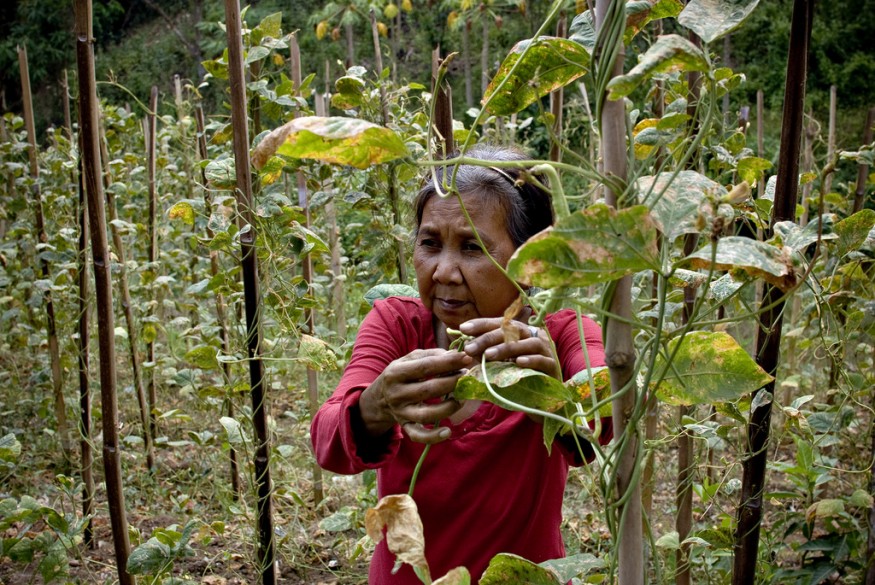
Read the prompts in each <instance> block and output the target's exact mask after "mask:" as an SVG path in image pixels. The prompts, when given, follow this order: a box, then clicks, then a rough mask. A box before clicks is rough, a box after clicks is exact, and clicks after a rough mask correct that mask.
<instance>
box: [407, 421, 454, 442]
mask: <svg viewBox="0 0 875 585" xmlns="http://www.w3.org/2000/svg"><path fill="white" fill-rule="evenodd" d="M401 428H402V429H404V432H405V433H407V436H408V437H410V440H411V441H414V442H416V443H425V444H427V445H433V444H435V443H440V442H441V441H446V440H447V439H449V438H450V434H451V433H450V429H448V428H446V427H437V428H433V429H427V428H425V427H424V426H422V425H420V424H417V423H412V422H408V423H404V424H403V425H401Z"/></svg>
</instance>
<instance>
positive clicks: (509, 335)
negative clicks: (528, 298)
mask: <svg viewBox="0 0 875 585" xmlns="http://www.w3.org/2000/svg"><path fill="white" fill-rule="evenodd" d="M522 308H523V297H521V296H518V297H517V298H516V300H515V301H514V302H512V303H511V304H510V306H509V307H508V308H507V309H505V311H504V317H502V318H501V332H502V333H504V342H505V343H510V342H511V341H519V340H520V328H519V327H517V326H516V325H514V323H513V320H514V317H516V316H517V315H519V313H520V311H521V310H522Z"/></svg>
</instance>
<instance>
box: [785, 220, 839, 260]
mask: <svg viewBox="0 0 875 585" xmlns="http://www.w3.org/2000/svg"><path fill="white" fill-rule="evenodd" d="M834 219H835V216H834V215H832V214H826V215H824V216H823V228H820V218H817V217H815V218H814V219H812V220H811V221H810V222H808V223H807V224H805V227H799V225H798V224H797V223H795V222H792V221H779V222H778V223H776V224H775V234H776V235H778V236H780V238H781V242H782V244H783V245H784V246H786V247H788V248H790V249H791V250H792V251H793V252H795V253H797V254H799V255H800V259H802V256H801V255H802V254H804V252H805V249H806V248H807V247H808V246H810V245H811V244H813V243H814V242H816V241H817V238H818V231H821V232H822V233H821V234H820V238H821V239H822V240H835V239H836V238H838V236H837V235H836V234H834V233H832V230H833V227H832V226H833V221H834Z"/></svg>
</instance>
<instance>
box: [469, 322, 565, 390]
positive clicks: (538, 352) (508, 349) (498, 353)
mask: <svg viewBox="0 0 875 585" xmlns="http://www.w3.org/2000/svg"><path fill="white" fill-rule="evenodd" d="M501 322H502V318H501V317H495V318H488V319H471V320H470V321H466V322H464V323H462V325H461V326H460V327H459V330H460V331H461V332H462V333H464V334H465V335H470V336H471V337H474V339H472V340H470V341H468V342H467V343H466V344H465V353H466V354H468V355H470V356H471V357H473V358H474V359H475V360H477V361H478V362H479V361H480V356H481V355H485V356H486V361H490V362H497V361H510V362H514V363H516V365H518V366H520V367H522V368H530V369H532V370H537V371H539V372H544V373H545V374H547V375H549V376H553V377H554V378H558V377H559V366H558V364H557V363H556V359H555V358H554V356H553V348H552V346H551V343H550V340H549V338H548V337H547V334H546V333H545V332H544V330H543V329H540V328H531V327H529V325H526V324H525V323H523V322H521V321H512V322H511V324H510V326H511V327H514V328H516V329H518V330H519V339H518V340H517V341H507V342H506V341H505V336H504V331H502V329H501ZM533 330H534V331H533ZM533 333H535V335H533Z"/></svg>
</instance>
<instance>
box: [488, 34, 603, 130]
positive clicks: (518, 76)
mask: <svg viewBox="0 0 875 585" xmlns="http://www.w3.org/2000/svg"><path fill="white" fill-rule="evenodd" d="M589 63H590V54H589V52H587V50H586V49H585V48H584V47H583V46H582V45H580V44H579V43H576V42H575V41H572V40H568V39H561V38H555V37H538V38H537V39H536V40H534V41H533V40H532V39H527V40H525V41H520V42H519V43H517V44H516V45H514V47H513V49H511V50H510V53H508V55H507V57H505V59H504V62H503V63H502V64H501V66H500V67H499V68H498V72H497V73H496V74H495V77H493V78H492V81H491V82H490V83H489V87H487V88H486V93H485V94H484V96H483V102H482V103H483V104H485V105H486V108H487V109H488V110H489V111H490V112H492V113H493V114H497V115H503V116H507V115H510V114H513V113H516V112H519V111H520V110H522V109H524V108H525V107H526V106H528V105H529V104H531V103H533V102H535V101H536V100H538V99H540V98H541V97H543V96H545V95H547V94H548V93H550V92H551V91H554V90H556V89H559V88H560V87H564V86H566V85H568V84H569V83H571V82H572V81H574V80H575V79H577V78H579V77H581V76H582V75H583V74H585V73H586V71H587V68H588V67H589Z"/></svg>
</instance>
